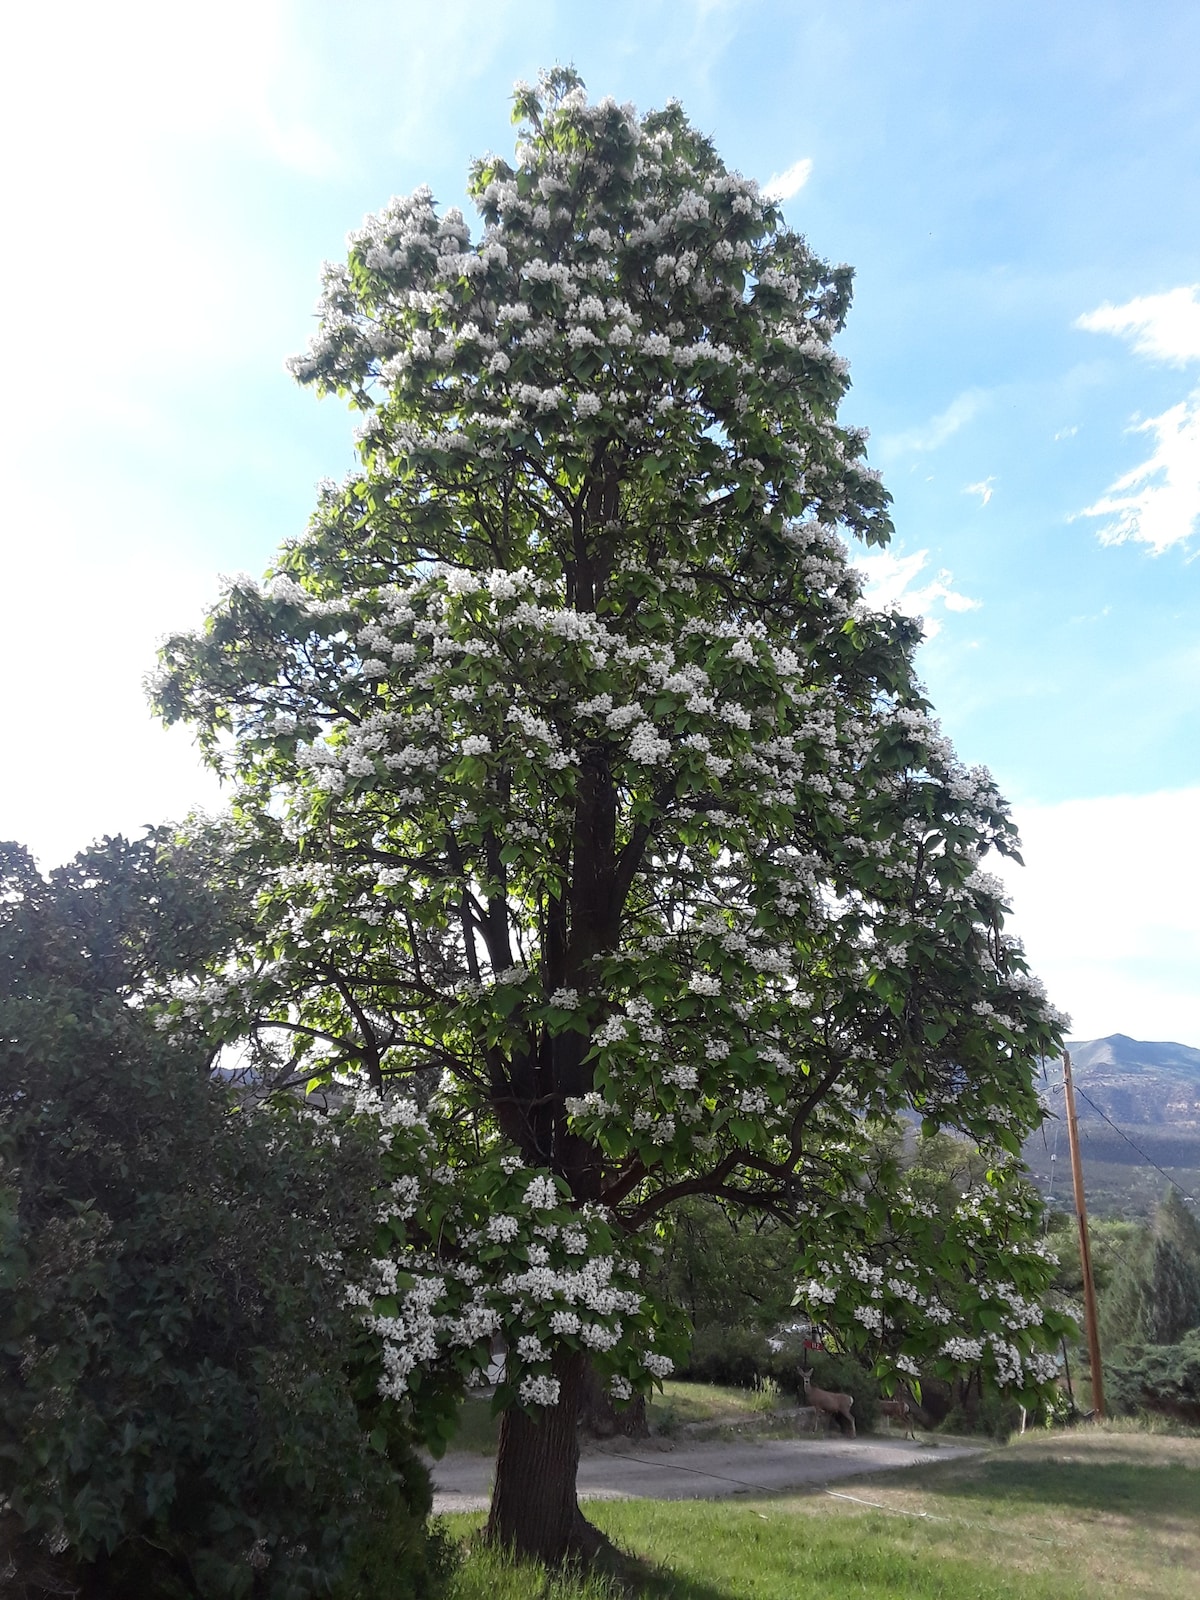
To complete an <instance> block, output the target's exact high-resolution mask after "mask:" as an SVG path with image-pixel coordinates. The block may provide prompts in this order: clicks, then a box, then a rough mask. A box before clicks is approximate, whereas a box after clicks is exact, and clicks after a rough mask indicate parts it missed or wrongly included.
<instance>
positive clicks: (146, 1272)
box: [0, 847, 436, 1600]
mask: <svg viewBox="0 0 1200 1600" xmlns="http://www.w3.org/2000/svg"><path fill="white" fill-rule="evenodd" d="M125 848H126V849H128V847H125ZM102 857H103V853H100V855H99V856H97V857H95V858H93V869H92V870H91V871H89V873H88V874H86V875H85V877H84V878H83V879H82V880H81V875H80V874H79V873H77V872H76V873H73V874H65V875H58V876H57V877H56V879H55V880H54V882H53V884H52V885H50V886H48V885H46V884H44V883H43V882H42V881H41V879H40V878H38V876H37V874H36V872H35V871H34V870H33V868H32V865H31V863H30V862H29V860H28V858H27V857H26V856H25V855H24V853H23V852H20V851H17V850H15V849H14V848H13V847H6V854H5V855H4V857H3V860H2V861H0V1501H2V1502H7V1508H6V1514H5V1516H4V1518H3V1525H2V1527H0V1565H4V1564H7V1565H9V1566H11V1567H12V1568H14V1569H15V1571H14V1573H13V1580H12V1581H13V1582H14V1583H15V1584H16V1585H17V1586H18V1587H17V1588H16V1589H15V1592H16V1593H21V1588H22V1586H23V1587H24V1589H25V1590H26V1591H27V1592H28V1593H30V1594H36V1593H38V1592H52V1591H53V1588H54V1586H55V1585H56V1584H59V1585H61V1584H62V1583H64V1582H69V1583H71V1584H74V1585H76V1586H78V1587H80V1588H81V1589H82V1590H83V1591H84V1592H89V1593H96V1594H105V1595H122V1596H124V1595H129V1596H134V1595H137V1596H141V1595H145V1596H156V1597H157V1596H162V1597H164V1600H169V1597H174V1596H188V1597H195V1596H205V1597H208V1596H211V1597H213V1600H217V1597H220V1600H226V1597H232V1600H236V1597H238V1596H242V1595H246V1596H249V1595H253V1596H255V1597H259V1596H262V1597H271V1600H274V1597H277V1596H278V1597H280V1600H301V1597H304V1596H307V1595H341V1596H343V1597H344V1600H358V1597H359V1596H361V1597H362V1600H366V1597H367V1596H368V1595H369V1596H371V1600H385V1597H395V1600H400V1597H402V1596H403V1597H405V1600H407V1597H410V1596H412V1597H420V1596H424V1595H428V1594H431V1593H432V1592H433V1589H434V1584H435V1577H436V1574H435V1572H434V1570H433V1565H431V1563H430V1561H429V1559H428V1558H427V1551H426V1546H425V1535H424V1526H423V1524H424V1518H425V1515H426V1513H427V1511H428V1507H429V1487H428V1479H427V1476H426V1474H425V1473H424V1471H423V1469H422V1468H421V1466H420V1464H419V1463H418V1462H417V1461H416V1459H415V1457H414V1456H413V1454H412V1452H411V1449H410V1448H408V1446H407V1445H406V1443H405V1440H404V1437H403V1435H402V1432H401V1431H400V1430H399V1429H398V1428H397V1427H392V1428H391V1429H390V1430H389V1429H388V1428H386V1427H382V1428H381V1427H379V1423H380V1421H381V1420H384V1421H386V1419H381V1418H379V1417H374V1418H372V1419H371V1421H372V1424H373V1426H375V1427H376V1431H375V1433H374V1434H373V1435H372V1437H371V1438H368V1435H367V1433H366V1431H365V1429H364V1426H363V1417H362V1415H361V1414H360V1410H359V1407H358V1405H357V1404H356V1401H355V1398H354V1394H353V1392H352V1387H351V1377H350V1376H349V1367H348V1359H349V1356H350V1353H351V1351H352V1349H353V1347H354V1342H355V1340H356V1338H357V1337H358V1329H357V1325H356V1324H355V1323H354V1322H353V1320H352V1318H351V1315H350V1313H349V1311H348V1310H347V1308H346V1306H345V1304H344V1294H343V1288H342V1281H341V1277H340V1273H339V1270H338V1269H337V1266H336V1262H337V1259H338V1256H339V1254H340V1255H341V1257H342V1258H343V1259H344V1260H346V1261H347V1262H350V1263H352V1262H353V1261H354V1259H355V1257H356V1256H357V1255H360V1254H361V1252H362V1251H363V1250H364V1249H365V1248H367V1247H368V1242H369V1241H370V1239H371V1237H372V1234H373V1231H374V1222H373V1217H372V1216H371V1214H370V1203H369V1198H368V1197H369V1192H370V1188H371V1183H372V1175H373V1173H374V1153H373V1152H372V1151H371V1150H369V1149H368V1148H366V1147H365V1146H364V1145H362V1144H361V1143H360V1142H358V1141H357V1140H356V1139H355V1138H353V1137H352V1136H351V1134H350V1132H349V1130H342V1132H341V1134H340V1136H339V1139H338V1140H337V1142H335V1141H333V1140H331V1139H329V1138H327V1137H326V1136H325V1134H324V1132H323V1130H322V1129H321V1128H320V1127H319V1126H317V1124H316V1123H315V1122H313V1121H312V1120H309V1119H306V1118H305V1117H303V1116H302V1115H300V1114H298V1113H296V1112H289V1111H287V1110H286V1109H285V1110H284V1111H282V1112H266V1111H261V1112H248V1111H240V1112H239V1111H237V1110H236V1107H235V1105H234V1103H233V1102H232V1101H231V1100H230V1098H229V1096H228V1094H227V1093H226V1092H225V1091H223V1090H222V1089H221V1088H220V1087H219V1086H218V1085H215V1084H214V1083H213V1082H212V1081H211V1079H210V1076H209V1072H208V1060H207V1057H206V1055H205V1054H204V1052H203V1051H202V1050H201V1049H200V1048H199V1047H198V1046H197V1047H189V1048H186V1049H181V1048H178V1047H175V1046H173V1045H171V1044H169V1043H168V1042H167V1041H166V1039H165V1038H164V1037H163V1036H162V1035H161V1034H159V1033H157V1032H156V1031H155V1030H154V1028H153V1027H152V1026H151V1025H150V1022H149V1020H148V1018H147V1016H146V1014H145V1013H144V1011H143V1010H142V1009H140V1008H139V1007H138V1006H137V1005H136V1004H131V1003H130V1001H129V998H127V996H128V995H129V993H130V991H131V990H134V989H135V988H136V981H137V977H138V973H139V971H144V967H141V968H139V966H138V965H137V963H138V962H141V961H142V960H143V955H144V953H141V954H138V955H137V956H136V960H135V957H134V956H133V955H129V956H128V959H125V958H123V957H122V946H121V938H120V928H121V926H122V922H123V919H127V917H128V915H129V908H130V907H131V906H134V907H136V906H137V905H138V904H140V903H141V902H139V898H138V896H139V891H140V890H142V889H144V887H145V880H144V878H143V879H139V878H138V877H137V875H136V874H133V875H132V878H133V881H132V882H131V881H130V879H131V872H130V862H129V860H128V858H127V856H126V855H121V856H120V858H119V859H118V858H114V857H109V858H108V859H107V866H108V867H109V868H110V869H112V872H113V874H114V876H115V877H116V878H117V880H118V886H119V888H120V890H121V893H120V894H117V893H116V892H115V890H114V884H113V883H112V882H108V883H106V882H105V881H104V873H103V870H102V868H103V866H104V865H105V861H104V860H103V859H102ZM142 865H143V866H145V865H146V863H145V862H143V863H142ZM158 904H159V905H160V906H161V905H162V904H163V899H162V897H161V896H160V897H159V901H158ZM143 909H144V906H143ZM101 957H102V958H101ZM434 1565H436V1564H434Z"/></svg>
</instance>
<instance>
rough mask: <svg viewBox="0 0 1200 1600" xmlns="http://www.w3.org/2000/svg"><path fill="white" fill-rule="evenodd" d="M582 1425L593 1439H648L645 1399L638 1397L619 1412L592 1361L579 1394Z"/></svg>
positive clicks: (585, 1373) (643, 1396)
mask: <svg viewBox="0 0 1200 1600" xmlns="http://www.w3.org/2000/svg"><path fill="white" fill-rule="evenodd" d="M579 1426H580V1427H581V1428H582V1429H583V1431H584V1433H585V1434H587V1436H588V1437H589V1438H591V1439H615V1438H616V1437H617V1436H618V1435H620V1437H621V1438H623V1439H646V1438H649V1436H650V1425H649V1423H648V1422H647V1420H646V1397H645V1395H640V1394H639V1395H636V1396H635V1397H634V1398H633V1399H632V1400H631V1401H630V1402H629V1404H628V1405H625V1406H622V1407H621V1409H620V1410H619V1411H618V1410H617V1408H616V1406H615V1405H614V1404H613V1401H612V1396H611V1395H610V1394H609V1392H608V1389H607V1388H606V1386H605V1385H604V1384H603V1383H602V1382H601V1380H600V1378H599V1375H598V1374H597V1372H596V1369H595V1367H594V1366H593V1365H592V1363H591V1362H590V1361H589V1362H588V1364H587V1366H586V1367H585V1368H584V1372H583V1382H582V1384H581V1386H580V1394H579Z"/></svg>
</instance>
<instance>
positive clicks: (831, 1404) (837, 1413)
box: [800, 1367, 857, 1439]
mask: <svg viewBox="0 0 1200 1600" xmlns="http://www.w3.org/2000/svg"><path fill="white" fill-rule="evenodd" d="M800 1376H801V1377H802V1378H803V1379H804V1398H805V1400H806V1401H807V1402H808V1404H809V1405H810V1406H815V1407H816V1408H817V1410H818V1411H823V1412H824V1413H825V1415H826V1416H827V1417H828V1418H829V1419H830V1421H831V1422H836V1423H837V1425H838V1427H839V1428H840V1429H841V1431H842V1432H843V1433H848V1434H849V1435H850V1437H851V1438H852V1439H854V1438H856V1437H857V1434H856V1432H855V1428H854V1418H853V1417H852V1416H851V1415H850V1413H851V1411H852V1410H853V1408H854V1396H853V1395H852V1394H833V1393H831V1392H830V1391H829V1390H828V1389H818V1388H817V1387H816V1386H815V1384H814V1383H813V1381H812V1373H811V1372H810V1371H809V1370H808V1368H807V1367H802V1368H801V1369H800Z"/></svg>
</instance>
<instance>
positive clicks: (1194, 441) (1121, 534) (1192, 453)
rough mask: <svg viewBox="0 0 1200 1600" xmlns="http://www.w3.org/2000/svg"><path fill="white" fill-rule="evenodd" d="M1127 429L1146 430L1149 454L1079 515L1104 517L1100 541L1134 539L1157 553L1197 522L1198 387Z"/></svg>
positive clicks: (1199, 494)
mask: <svg viewBox="0 0 1200 1600" xmlns="http://www.w3.org/2000/svg"><path fill="white" fill-rule="evenodd" d="M1130 431H1131V432H1132V433H1148V434H1151V435H1152V436H1153V438H1154V440H1155V445H1154V450H1153V452H1152V453H1151V454H1150V456H1148V457H1147V459H1146V460H1145V461H1143V462H1141V463H1140V464H1139V465H1138V466H1136V467H1134V468H1132V470H1131V471H1129V472H1126V473H1123V474H1122V476H1121V477H1119V478H1118V479H1117V480H1116V482H1115V483H1112V484H1110V485H1109V487H1108V488H1107V489H1106V490H1105V491H1104V493H1103V494H1102V495H1101V497H1100V499H1099V500H1097V501H1095V502H1094V503H1093V504H1092V505H1090V506H1085V507H1084V508H1083V510H1082V511H1081V512H1080V513H1079V515H1080V516H1083V517H1104V518H1106V519H1107V520H1106V522H1105V525H1104V526H1103V527H1102V528H1101V529H1100V542H1101V544H1125V543H1127V542H1128V541H1129V540H1134V541H1136V542H1137V543H1138V544H1148V545H1149V546H1150V548H1151V550H1153V552H1154V554H1155V555H1161V554H1162V553H1163V551H1164V550H1169V549H1170V547H1171V546H1172V545H1174V544H1183V543H1184V542H1185V541H1186V540H1187V539H1188V538H1190V536H1191V535H1192V533H1194V532H1195V530H1196V526H1197V523H1198V522H1200V389H1193V390H1192V392H1191V394H1190V395H1188V397H1187V399H1186V400H1181V401H1180V402H1179V404H1178V405H1177V406H1172V407H1171V409H1170V410H1169V411H1164V412H1163V414H1162V415H1161V416H1159V417H1150V418H1148V419H1147V420H1146V421H1145V422H1138V423H1135V424H1134V426H1133V427H1132V428H1131V430H1130Z"/></svg>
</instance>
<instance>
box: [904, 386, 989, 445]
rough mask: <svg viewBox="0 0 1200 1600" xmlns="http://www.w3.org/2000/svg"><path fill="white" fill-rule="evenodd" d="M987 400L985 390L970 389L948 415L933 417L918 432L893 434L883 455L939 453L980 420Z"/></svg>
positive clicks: (956, 399)
mask: <svg viewBox="0 0 1200 1600" xmlns="http://www.w3.org/2000/svg"><path fill="white" fill-rule="evenodd" d="M985 398H986V396H985V395H984V393H983V391H982V390H981V389H966V390H964V391H963V393H962V394H960V395H956V396H955V398H954V399H953V400H952V401H951V402H950V404H949V405H948V406H947V407H946V409H945V410H944V411H939V412H938V414H937V416H936V417H931V418H930V419H929V421H928V422H926V423H924V424H922V425H921V426H920V427H917V428H908V429H906V430H905V431H904V432H903V433H893V434H889V435H888V436H887V438H885V439H884V440H883V443H882V447H881V450H882V454H883V455H884V456H885V457H888V458H895V457H896V456H901V455H908V454H910V453H912V452H914V451H916V452H922V453H924V452H928V451H930V450H937V449H939V448H940V447H941V446H942V445H944V444H945V443H946V440H947V439H950V438H952V437H953V435H954V434H956V433H957V432H958V431H959V429H960V428H965V427H966V425H967V423H968V422H971V421H972V420H973V419H974V418H975V417H976V416H978V414H979V412H980V410H981V409H982V407H983V403H984V400H985Z"/></svg>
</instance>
